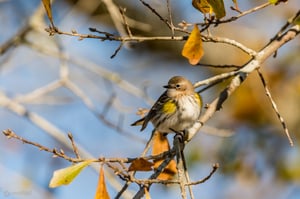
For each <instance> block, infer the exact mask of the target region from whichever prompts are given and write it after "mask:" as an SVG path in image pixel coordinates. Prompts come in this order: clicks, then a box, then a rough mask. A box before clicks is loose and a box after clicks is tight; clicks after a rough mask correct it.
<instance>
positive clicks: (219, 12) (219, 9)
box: [207, 0, 226, 19]
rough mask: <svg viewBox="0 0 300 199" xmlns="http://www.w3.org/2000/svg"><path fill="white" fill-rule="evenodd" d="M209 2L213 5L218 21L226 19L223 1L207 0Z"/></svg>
mask: <svg viewBox="0 0 300 199" xmlns="http://www.w3.org/2000/svg"><path fill="white" fill-rule="evenodd" d="M207 2H208V3H209V4H210V5H211V7H212V9H213V12H214V13H215V15H216V18H217V19H221V18H222V17H225V15H226V11H225V7H224V2H223V0H207Z"/></svg>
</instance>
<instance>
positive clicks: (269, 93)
mask: <svg viewBox="0 0 300 199" xmlns="http://www.w3.org/2000/svg"><path fill="white" fill-rule="evenodd" d="M257 73H258V75H259V77H260V80H261V82H262V84H263V86H264V89H265V92H266V95H267V97H268V99H269V101H270V102H271V105H272V108H273V110H274V111H275V113H276V115H277V117H278V119H279V121H280V123H281V125H282V128H283V130H284V132H285V134H286V136H287V138H288V140H289V142H290V145H291V146H294V142H293V140H292V138H291V136H290V133H289V129H288V128H287V125H286V123H285V121H284V119H283V117H282V116H281V114H280V113H279V110H278V108H277V105H276V103H275V101H274V100H273V98H272V95H271V92H270V90H269V88H268V85H267V82H266V80H265V78H264V76H263V74H262V73H261V72H260V71H259V69H258V70H257Z"/></svg>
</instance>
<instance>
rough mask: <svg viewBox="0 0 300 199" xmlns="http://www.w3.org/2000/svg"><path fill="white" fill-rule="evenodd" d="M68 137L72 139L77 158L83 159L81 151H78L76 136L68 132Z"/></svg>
mask: <svg viewBox="0 0 300 199" xmlns="http://www.w3.org/2000/svg"><path fill="white" fill-rule="evenodd" d="M68 138H69V139H70V141H71V143H72V147H73V151H74V153H75V156H76V158H77V159H81V157H80V155H79V152H78V148H77V146H76V144H75V141H74V137H73V135H72V133H68Z"/></svg>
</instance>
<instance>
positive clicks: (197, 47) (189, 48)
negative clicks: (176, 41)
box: [181, 25, 204, 65]
mask: <svg viewBox="0 0 300 199" xmlns="http://www.w3.org/2000/svg"><path fill="white" fill-rule="evenodd" d="M181 54H182V56H184V57H186V58H187V59H188V60H189V62H190V64H192V65H196V64H198V63H199V61H200V59H201V58H202V56H203V54H204V51H203V47H202V40H201V34H200V31H199V29H198V26H197V25H195V26H194V29H193V30H192V32H191V34H190V36H189V38H188V40H187V41H186V42H185V44H184V46H183V49H182V52H181Z"/></svg>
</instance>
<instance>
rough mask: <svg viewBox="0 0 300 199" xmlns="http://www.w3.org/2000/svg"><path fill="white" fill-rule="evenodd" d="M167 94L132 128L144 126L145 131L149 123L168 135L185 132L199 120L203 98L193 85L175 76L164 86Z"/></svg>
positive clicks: (181, 77) (142, 128) (133, 124)
mask: <svg viewBox="0 0 300 199" xmlns="http://www.w3.org/2000/svg"><path fill="white" fill-rule="evenodd" d="M163 87H164V88H166V90H165V92H164V93H163V94H162V95H161V96H160V97H159V98H158V100H157V101H156V102H155V103H154V105H153V106H152V107H151V109H150V111H149V112H148V113H147V115H146V116H145V117H143V118H141V119H139V120H137V121H136V122H134V123H132V124H131V126H138V125H142V127H141V129H140V131H143V130H144V129H145V128H146V127H147V125H148V123H149V122H151V123H152V124H153V126H154V128H155V130H157V131H159V132H160V133H163V134H167V133H170V132H174V133H177V132H184V131H185V130H187V129H188V128H190V127H192V126H193V125H194V124H195V122H197V121H198V120H199V117H200V114H201V109H202V98H201V96H200V95H199V94H198V93H197V92H195V90H194V86H193V84H192V83H191V82H190V81H189V80H188V79H186V78H185V77H183V76H174V77H172V78H171V79H170V80H169V81H168V84H167V85H165V86H163Z"/></svg>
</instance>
